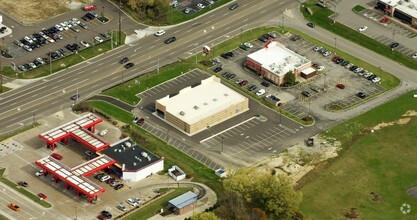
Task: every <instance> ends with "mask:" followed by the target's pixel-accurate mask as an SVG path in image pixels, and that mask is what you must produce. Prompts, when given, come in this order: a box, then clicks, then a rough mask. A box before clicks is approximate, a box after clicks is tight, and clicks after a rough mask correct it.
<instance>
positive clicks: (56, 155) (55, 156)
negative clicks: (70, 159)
mask: <svg viewBox="0 0 417 220" xmlns="http://www.w3.org/2000/svg"><path fill="white" fill-rule="evenodd" d="M51 157H53V158H55V159H57V160H62V159H63V158H64V157H63V156H61V155H60V154H57V153H53V154H51Z"/></svg>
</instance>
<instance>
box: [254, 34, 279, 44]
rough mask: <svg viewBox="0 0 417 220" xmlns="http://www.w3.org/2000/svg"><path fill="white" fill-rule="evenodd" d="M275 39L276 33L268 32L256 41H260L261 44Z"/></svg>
mask: <svg viewBox="0 0 417 220" xmlns="http://www.w3.org/2000/svg"><path fill="white" fill-rule="evenodd" d="M275 38H277V33H275V32H268V33H266V34H264V35H262V36H260V37H259V38H258V40H259V41H261V42H263V43H266V42H268V41H269V40H271V39H275Z"/></svg>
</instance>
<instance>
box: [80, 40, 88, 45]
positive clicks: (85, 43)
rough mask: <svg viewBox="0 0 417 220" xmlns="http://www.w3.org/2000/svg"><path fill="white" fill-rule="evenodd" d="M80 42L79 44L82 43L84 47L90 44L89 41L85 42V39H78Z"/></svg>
mask: <svg viewBox="0 0 417 220" xmlns="http://www.w3.org/2000/svg"><path fill="white" fill-rule="evenodd" d="M80 44H81V45H83V46H84V47H89V46H90V44H89V43H87V42H86V41H83V40H82V41H80Z"/></svg>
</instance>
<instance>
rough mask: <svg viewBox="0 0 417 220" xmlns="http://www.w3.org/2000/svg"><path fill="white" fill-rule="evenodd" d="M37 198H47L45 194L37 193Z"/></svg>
mask: <svg viewBox="0 0 417 220" xmlns="http://www.w3.org/2000/svg"><path fill="white" fill-rule="evenodd" d="M38 196H39V198H41V199H46V198H47V196H46V195H45V194H43V193H38Z"/></svg>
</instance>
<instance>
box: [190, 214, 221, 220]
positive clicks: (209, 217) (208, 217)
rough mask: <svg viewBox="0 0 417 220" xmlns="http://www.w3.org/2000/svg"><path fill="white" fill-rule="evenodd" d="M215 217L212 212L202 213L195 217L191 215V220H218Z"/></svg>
mask: <svg viewBox="0 0 417 220" xmlns="http://www.w3.org/2000/svg"><path fill="white" fill-rule="evenodd" d="M218 219H219V218H217V216H216V215H215V214H214V213H213V212H203V213H200V214H197V215H193V216H192V217H191V220H218Z"/></svg>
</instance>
